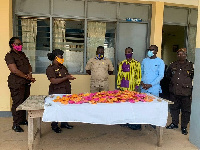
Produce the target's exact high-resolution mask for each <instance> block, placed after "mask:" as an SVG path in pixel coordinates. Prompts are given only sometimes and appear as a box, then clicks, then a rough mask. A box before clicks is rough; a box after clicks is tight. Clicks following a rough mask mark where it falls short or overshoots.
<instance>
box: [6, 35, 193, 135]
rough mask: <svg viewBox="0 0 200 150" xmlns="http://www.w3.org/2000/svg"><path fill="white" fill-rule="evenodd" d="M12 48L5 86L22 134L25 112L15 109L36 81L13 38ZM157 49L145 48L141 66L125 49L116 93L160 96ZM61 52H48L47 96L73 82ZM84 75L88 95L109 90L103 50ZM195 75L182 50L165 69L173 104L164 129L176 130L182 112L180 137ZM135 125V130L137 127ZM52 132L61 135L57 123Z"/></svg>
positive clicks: (64, 90) (109, 64)
mask: <svg viewBox="0 0 200 150" xmlns="http://www.w3.org/2000/svg"><path fill="white" fill-rule="evenodd" d="M9 46H10V48H11V50H10V52H8V53H7V54H6V57H5V61H6V63H7V66H8V68H9V70H10V71H11V73H10V75H9V77H8V86H9V89H10V92H11V97H12V100H13V104H12V115H13V127H12V129H13V130H14V131H15V132H23V129H22V128H21V127H20V125H27V124H28V122H27V120H26V112H25V111H16V108H17V107H18V106H19V105H20V104H21V103H23V102H24V101H25V100H26V99H27V97H28V96H29V94H30V83H31V82H32V83H34V82H35V78H33V77H32V68H31V65H30V63H29V60H28V58H27V57H26V55H25V54H24V52H22V42H21V41H20V39H19V38H18V37H13V38H11V39H10V41H9ZM157 52H158V47H157V46H156V45H151V46H150V47H149V49H147V56H148V57H147V58H145V59H144V60H143V61H142V63H141V64H140V62H139V61H137V60H135V59H133V49H132V48H131V47H128V48H126V49H125V57H126V59H125V60H123V61H122V62H120V63H119V65H118V75H117V88H118V89H119V90H130V91H138V92H139V91H140V92H142V93H149V94H152V95H154V96H159V93H162V89H161V86H160V81H161V80H162V79H163V77H164V75H165V74H164V71H165V64H164V61H163V60H162V59H160V58H158V57H157ZM63 53H64V52H63V51H62V50H60V49H55V50H53V51H52V53H48V55H47V56H48V59H49V60H50V61H52V64H51V65H49V66H48V68H47V69H46V75H47V78H48V80H49V81H50V86H49V94H71V84H70V80H74V79H76V78H75V77H73V76H72V75H71V74H69V73H68V70H67V68H66V67H65V66H64V65H63V62H64V58H63ZM85 69H86V72H87V73H88V74H89V75H91V84H90V92H92V93H95V92H100V91H108V90H109V75H111V74H113V71H114V67H113V65H112V62H111V61H110V60H109V59H107V58H105V57H104V47H103V46H99V47H97V51H96V57H95V58H91V59H90V60H88V62H87V65H86V67H85ZM193 75H194V68H193V63H191V62H189V61H188V60H187V52H186V49H185V48H181V49H179V50H178V51H177V61H175V62H173V63H171V64H170V65H169V67H168V69H167V73H166V77H167V78H168V79H169V80H170V83H169V89H170V100H171V101H173V102H174V104H172V105H170V112H171V116H172V123H171V124H170V125H168V126H167V127H166V128H167V129H174V128H178V124H179V114H180V110H181V113H182V114H181V130H182V134H185V135H186V134H187V133H188V132H187V124H188V123H189V120H190V113H191V95H192V79H193ZM136 126H137V127H136ZM51 127H52V130H53V131H55V132H56V133H60V132H61V129H60V128H59V127H58V122H52V123H51ZM60 127H61V128H67V129H72V128H73V126H70V125H69V124H68V123H67V122H61V126H60ZM129 127H131V128H132V129H138V127H140V125H129Z"/></svg>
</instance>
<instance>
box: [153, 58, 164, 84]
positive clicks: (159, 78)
mask: <svg viewBox="0 0 200 150" xmlns="http://www.w3.org/2000/svg"><path fill="white" fill-rule="evenodd" d="M164 72H165V64H164V62H163V61H161V63H160V65H159V68H158V76H157V78H156V79H155V80H154V81H152V82H151V83H150V84H151V85H152V86H154V85H156V84H159V83H160V81H161V80H162V78H163V77H164Z"/></svg>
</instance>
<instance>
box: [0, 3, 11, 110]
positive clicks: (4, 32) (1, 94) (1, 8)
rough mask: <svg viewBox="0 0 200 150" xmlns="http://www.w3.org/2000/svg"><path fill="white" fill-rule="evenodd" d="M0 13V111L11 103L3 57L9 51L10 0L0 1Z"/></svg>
mask: <svg viewBox="0 0 200 150" xmlns="http://www.w3.org/2000/svg"><path fill="white" fill-rule="evenodd" d="M0 14H1V15H0V20H1V28H0V33H1V34H0V111H9V110H10V104H11V103H10V102H11V100H10V91H9V89H8V85H7V78H8V74H9V70H8V69H7V66H6V63H5V60H4V58H5V55H6V53H7V52H8V51H9V45H8V41H9V39H10V38H11V36H12V0H4V1H1V5H0Z"/></svg>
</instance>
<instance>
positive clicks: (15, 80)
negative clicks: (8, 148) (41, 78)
mask: <svg viewBox="0 0 200 150" xmlns="http://www.w3.org/2000/svg"><path fill="white" fill-rule="evenodd" d="M9 46H10V48H11V50H10V52H8V53H7V54H6V56H5V61H6V64H7V66H8V68H9V70H10V71H11V73H10V75H9V76H8V87H9V89H10V92H11V97H12V100H13V104H12V108H11V111H12V115H13V127H12V129H13V130H14V131H15V132H23V131H24V130H23V129H22V128H21V127H20V125H28V122H27V120H26V111H25V110H21V111H16V108H17V107H18V106H19V105H20V104H22V103H23V102H24V101H25V100H26V99H27V98H28V97H29V95H30V83H31V82H35V79H34V78H32V68H31V65H30V63H29V60H28V58H27V57H26V55H25V54H24V52H22V43H21V41H20V39H19V38H18V37H12V38H11V39H10V41H9Z"/></svg>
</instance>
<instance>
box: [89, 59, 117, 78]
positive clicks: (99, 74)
mask: <svg viewBox="0 0 200 150" xmlns="http://www.w3.org/2000/svg"><path fill="white" fill-rule="evenodd" d="M85 69H86V70H91V80H93V81H106V80H108V76H109V74H108V71H113V70H114V67H113V65H112V62H111V61H110V60H109V59H107V58H104V59H101V60H99V59H96V58H91V59H90V60H89V61H88V63H87V65H86V66H85Z"/></svg>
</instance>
